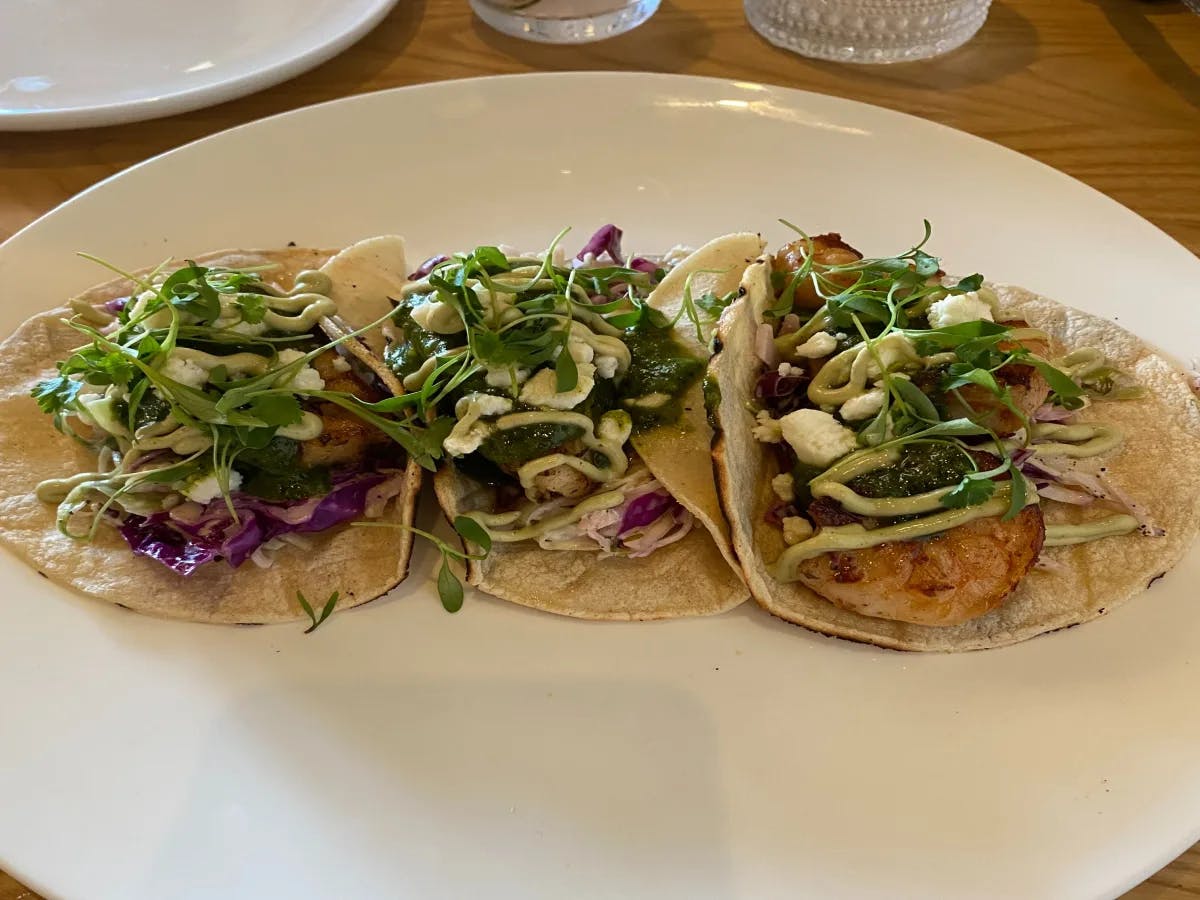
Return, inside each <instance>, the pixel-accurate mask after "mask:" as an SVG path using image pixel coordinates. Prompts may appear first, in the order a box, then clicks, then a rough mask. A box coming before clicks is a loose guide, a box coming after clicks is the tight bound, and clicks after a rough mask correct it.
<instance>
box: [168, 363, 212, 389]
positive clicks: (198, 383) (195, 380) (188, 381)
mask: <svg viewBox="0 0 1200 900" xmlns="http://www.w3.org/2000/svg"><path fill="white" fill-rule="evenodd" d="M159 372H160V373H161V374H162V375H163V376H164V377H166V378H170V379H171V380H172V381H178V382H179V383H180V384H185V385H187V386H188V387H192V388H202V387H204V383H205V382H206V381H208V370H206V369H205V368H204V367H203V366H198V365H196V363H194V362H192V361H191V360H190V359H183V358H182V357H179V356H168V357H167V359H166V362H164V363H163V366H162V368H161V369H160V370H159Z"/></svg>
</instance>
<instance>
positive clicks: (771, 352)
mask: <svg viewBox="0 0 1200 900" xmlns="http://www.w3.org/2000/svg"><path fill="white" fill-rule="evenodd" d="M754 355H755V356H757V357H758V358H759V359H761V360H762V361H763V362H764V363H766V365H767V367H768V368H770V369H774V368H775V367H776V366H778V365H779V353H778V351H776V349H775V332H774V330H773V329H772V328H771V326H770V325H768V324H767V323H766V322H763V323H762V324H760V325H759V326H758V331H757V332H756V333H755V335H754Z"/></svg>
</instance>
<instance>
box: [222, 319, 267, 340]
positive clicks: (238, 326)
mask: <svg viewBox="0 0 1200 900" xmlns="http://www.w3.org/2000/svg"><path fill="white" fill-rule="evenodd" d="M217 326H218V327H221V322H220V321H219V320H218V321H217ZM229 330H230V331H232V332H233V333H234V334H244V335H246V336H247V337H258V336H259V335H260V334H262V333H263V332H264V331H266V330H267V323H266V322H245V321H240V322H234V323H233V324H232V325H230V326H229Z"/></svg>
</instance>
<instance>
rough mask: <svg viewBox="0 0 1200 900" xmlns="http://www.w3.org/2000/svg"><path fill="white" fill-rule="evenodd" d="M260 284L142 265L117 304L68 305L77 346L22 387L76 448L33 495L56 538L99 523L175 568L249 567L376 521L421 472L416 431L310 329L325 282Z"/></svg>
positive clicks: (322, 307) (327, 301)
mask: <svg viewBox="0 0 1200 900" xmlns="http://www.w3.org/2000/svg"><path fill="white" fill-rule="evenodd" d="M270 275H271V272H270V270H269V269H267V270H262V269H250V270H245V269H238V268H229V267H224V266H221V265H208V266H206V265H198V264H196V263H189V264H187V265H185V266H182V267H178V268H173V269H167V268H161V267H160V269H159V270H157V271H155V272H152V273H150V274H149V275H146V276H144V277H134V278H132V282H133V284H134V285H135V289H134V290H133V291H132V292H131V293H130V295H129V296H126V297H119V298H115V299H110V300H107V301H105V302H103V303H102V304H99V305H94V304H90V303H88V302H87V301H86V299H79V300H77V301H75V302H74V303H73V304H72V307H71V308H72V311H73V312H74V316H73V317H72V318H71V319H70V320H69V322H68V324H69V325H70V327H71V328H73V329H74V330H75V331H76V332H78V334H79V337H80V338H81V339H82V341H83V342H82V343H81V345H80V346H78V347H76V348H75V349H74V351H73V352H72V353H71V354H70V355H69V356H68V357H67V358H66V359H63V360H61V361H60V362H59V363H58V364H57V373H58V374H57V375H56V376H55V377H53V378H49V379H47V380H44V381H41V382H40V383H38V384H37V385H36V387H35V388H34V389H33V396H34V398H35V399H36V400H37V403H38V405H39V407H40V408H41V410H42V411H43V412H44V413H46V414H48V415H51V416H53V420H54V425H55V426H56V427H57V428H58V430H59V431H61V432H63V433H64V434H66V435H68V436H70V437H71V438H72V439H74V440H75V441H76V442H78V443H79V444H80V445H82V446H83V447H85V448H86V449H87V450H88V451H89V453H91V454H94V459H95V465H94V467H93V468H92V469H91V470H90V471H82V472H77V473H73V474H68V475H65V476H63V477H55V478H50V479H47V480H44V481H42V482H41V483H39V484H38V485H37V490H36V494H37V497H38V498H39V499H40V500H42V501H43V502H45V503H52V504H56V505H57V507H58V513H57V525H58V529H59V530H60V531H61V532H62V533H63V534H65V535H67V536H69V537H71V538H76V539H82V540H91V539H93V538H94V537H95V536H96V534H97V532H98V531H99V530H101V529H116V530H117V531H119V533H120V535H121V536H122V537H123V538H124V539H125V541H126V542H127V543H128V545H129V548H130V549H131V550H132V551H133V552H134V553H135V554H137V555H140V556H143V557H146V558H149V559H152V560H155V561H157V562H159V563H161V564H162V565H164V566H166V567H167V568H169V569H170V570H172V571H174V572H176V573H178V574H179V575H183V576H191V575H193V573H195V572H197V571H198V570H199V569H201V568H202V567H209V566H214V565H225V566H228V567H232V568H238V567H239V566H242V565H243V564H244V563H245V562H246V561H247V560H249V561H251V562H252V563H254V564H255V565H256V566H259V567H263V568H266V567H270V566H271V565H272V562H273V555H274V553H275V551H277V550H279V549H280V548H282V547H284V546H287V545H294V546H296V547H299V548H305V547H307V546H308V542H309V540H310V539H311V535H313V534H314V533H318V532H325V531H327V530H328V529H332V528H334V527H335V526H338V525H341V524H343V523H347V522H351V521H354V520H358V519H363V518H367V519H370V518H377V517H379V516H380V515H381V514H382V513H383V511H384V510H385V509H386V508H387V507H388V505H389V503H391V502H392V501H393V500H395V499H396V498H397V497H399V496H400V495H401V494H402V493H403V492H404V491H406V489H407V488H406V485H407V483H408V478H407V476H406V474H405V468H406V464H407V462H408V459H409V455H410V453H411V454H412V455H413V456H414V458H416V459H417V460H418V461H419V462H422V463H423V464H425V465H427V466H429V467H432V459H433V455H431V454H430V453H429V452H428V451H427V448H425V447H424V446H423V445H422V443H421V431H420V429H419V428H417V427H415V426H414V425H413V424H412V423H411V422H409V421H406V420H403V419H399V418H396V417H394V416H392V415H390V414H388V413H386V412H380V411H377V409H376V406H377V404H378V403H379V402H380V401H382V400H384V398H385V397H386V396H387V393H386V392H385V391H384V390H382V389H381V386H380V385H379V384H378V383H377V379H376V376H375V375H374V374H373V373H372V372H371V371H370V370H369V369H368V368H366V367H365V366H363V365H362V364H361V363H359V362H358V361H357V360H356V359H355V358H354V357H353V356H349V355H343V354H342V353H339V352H338V351H339V349H340V348H339V346H338V343H339V342H336V341H335V342H332V343H331V342H329V341H327V339H326V338H325V336H324V335H323V333H322V332H321V331H320V329H319V327H318V323H319V322H320V321H321V320H323V319H325V318H326V317H329V316H331V315H334V314H335V313H337V312H338V308H337V304H336V303H335V302H334V301H333V300H332V299H331V297H330V294H331V293H332V288H333V283H332V281H331V279H330V277H329V275H328V274H326V273H325V272H323V271H318V270H308V271H303V272H300V273H299V274H298V275H297V276H296V277H295V279H294V284H292V285H291V286H290V287H289V288H288V289H286V290H285V289H282V288H280V287H278V286H277V285H274V284H272V283H271V282H270V281H269V280H268V279H269V278H270ZM434 449H435V450H436V448H434ZM434 455H436V454H434Z"/></svg>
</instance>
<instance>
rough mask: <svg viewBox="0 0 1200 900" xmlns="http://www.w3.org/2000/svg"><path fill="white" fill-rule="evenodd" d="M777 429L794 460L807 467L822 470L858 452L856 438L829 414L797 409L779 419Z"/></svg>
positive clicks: (814, 410)
mask: <svg viewBox="0 0 1200 900" xmlns="http://www.w3.org/2000/svg"><path fill="white" fill-rule="evenodd" d="M779 429H780V432H781V433H782V435H783V439H784V440H785V441H787V442H788V443H789V444H790V445H791V447H792V450H793V451H795V453H796V458H797V459H798V460H800V462H802V463H805V464H806V465H810V466H819V467H820V468H822V469H823V468H825V467H826V466H828V465H830V464H831V463H833V462H834V461H836V460H839V459H841V458H842V457H843V456H845V455H846V454H847V453H852V452H854V451H855V450H857V449H858V437H857V436H856V435H855V434H854V432H853V431H851V430H850V429H849V428H847V427H845V426H844V425H842V424H841V423H840V422H838V421H837V420H836V419H835V418H834V417H833V416H831V415H829V413H825V412H821V411H820V410H819V409H798V410H796V411H795V412H790V413H788V414H787V415H786V416H784V417H783V418H782V419H780V420H779Z"/></svg>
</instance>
